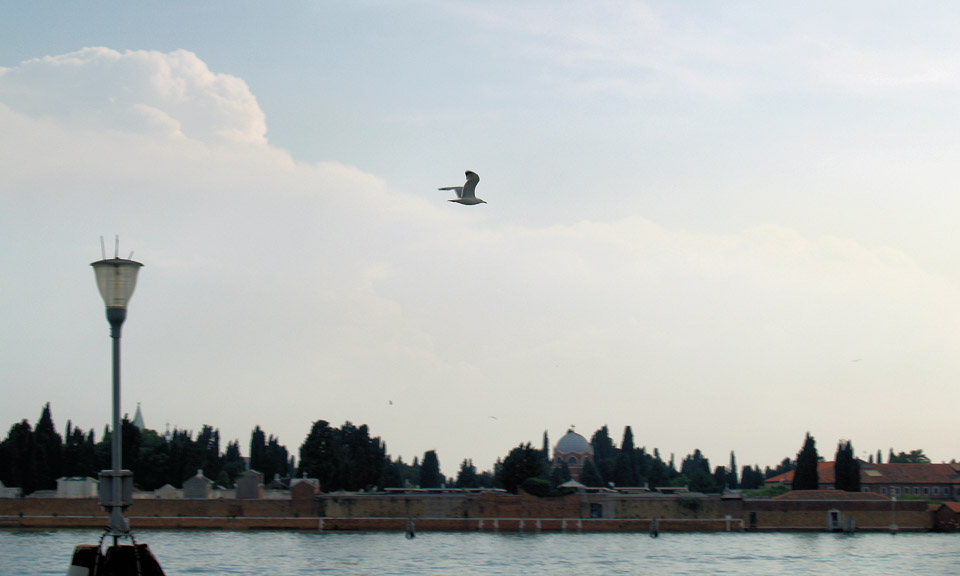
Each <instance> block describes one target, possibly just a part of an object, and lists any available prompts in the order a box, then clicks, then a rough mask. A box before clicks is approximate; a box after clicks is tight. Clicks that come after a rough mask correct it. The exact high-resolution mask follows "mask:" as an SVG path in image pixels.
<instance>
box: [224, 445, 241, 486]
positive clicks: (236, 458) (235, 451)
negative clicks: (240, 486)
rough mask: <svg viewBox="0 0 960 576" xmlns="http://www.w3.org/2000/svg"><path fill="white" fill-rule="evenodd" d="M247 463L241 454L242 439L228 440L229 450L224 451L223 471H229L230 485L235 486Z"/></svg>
mask: <svg viewBox="0 0 960 576" xmlns="http://www.w3.org/2000/svg"><path fill="white" fill-rule="evenodd" d="M244 468H246V465H245V464H244V462H243V456H242V455H241V454H240V441H239V440H234V441H233V442H227V450H226V452H224V453H223V471H224V472H226V473H227V479H228V485H229V486H233V485H234V483H235V482H236V481H237V478H238V477H239V476H240V475H241V474H243V472H244Z"/></svg>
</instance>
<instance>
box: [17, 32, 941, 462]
mask: <svg viewBox="0 0 960 576" xmlns="http://www.w3.org/2000/svg"><path fill="white" fill-rule="evenodd" d="M68 85H69V86H73V87H74V88H75V89H71V90H65V89H64V87H65V86H68ZM28 94H32V96H31V97H28ZM110 98H114V99H115V100H114V101H113V102H111V101H110ZM262 122H263V113H262V111H260V109H259V107H258V106H257V105H256V100H255V98H253V96H252V95H250V93H249V91H248V90H247V89H246V87H245V85H244V83H243V82H242V80H239V79H236V78H230V77H224V76H221V75H216V74H213V73H211V72H210V71H209V70H208V69H207V67H206V65H205V64H204V63H203V62H202V61H200V60H199V59H197V57H196V56H194V55H192V54H190V53H186V52H173V53H167V54H164V53H154V52H128V53H124V54H120V53H118V52H115V51H112V50H108V49H85V50H82V51H79V52H76V53H73V54H69V55H64V56H57V57H49V58H41V59H36V60H30V61H28V62H26V63H24V64H23V65H21V66H20V67H14V68H10V69H7V70H6V71H4V73H3V75H2V76H0V125H2V126H3V127H4V128H5V129H4V130H2V131H0V151H2V153H0V173H3V174H4V179H5V186H4V187H3V189H2V190H0V198H2V200H3V202H4V205H5V206H6V209H5V210H4V211H3V214H2V215H0V230H2V231H0V240H2V241H3V242H4V243H5V244H6V245H7V246H23V248H22V249H18V250H8V251H5V252H4V254H3V256H2V259H0V263H2V264H3V265H4V266H5V269H7V270H18V271H20V273H18V274H16V275H13V274H8V275H5V276H4V278H3V280H0V292H2V293H3V294H4V295H5V300H6V301H7V306H8V308H7V309H6V310H5V312H4V317H5V325H6V327H7V328H6V329H5V331H4V333H3V334H4V335H3V339H2V341H0V344H2V345H3V346H4V347H5V349H6V350H8V351H9V354H8V358H10V362H9V364H8V365H7V366H6V367H5V369H6V370H7V372H6V374H7V375H6V376H5V380H4V382H3V386H4V390H5V391H6V393H7V394H10V391H11V387H12V386H15V387H18V389H22V390H25V391H24V392H23V398H22V399H21V400H19V401H18V402H16V403H7V404H5V405H4V406H3V407H0V421H8V422H13V421H17V420H19V419H20V418H22V417H24V415H25V414H24V412H25V411H29V410H30V409H32V407H34V406H40V405H42V403H43V402H46V401H47V400H50V401H53V402H54V408H55V410H56V413H57V414H58V415H60V416H62V417H70V418H72V419H73V421H74V423H75V424H76V425H80V426H82V427H84V428H90V427H94V428H97V429H99V428H100V426H101V425H102V422H104V421H105V418H106V417H105V413H106V408H107V405H106V403H105V402H101V398H99V397H97V398H95V397H94V396H96V395H95V394H84V393H80V392H78V391H80V390H96V389H98V387H99V385H100V383H101V381H103V378H105V372H104V371H105V370H106V362H105V360H104V361H103V362H101V361H100V360H103V358H102V357H103V356H104V355H105V354H106V348H105V347H104V346H101V344H103V338H104V334H105V323H104V322H103V318H102V310H101V309H100V308H99V304H98V300H97V298H98V297H97V296H96V293H95V288H94V284H93V279H92V274H90V273H89V271H88V270H86V269H85V267H86V264H87V262H89V261H92V260H95V259H98V258H99V250H98V245H97V242H96V239H97V236H99V235H101V234H111V233H113V232H119V233H120V234H121V241H122V245H123V246H124V252H125V251H126V249H127V248H126V247H127V246H129V247H130V248H131V249H135V250H136V254H137V258H138V259H141V260H142V261H143V262H144V263H145V264H146V265H147V266H146V267H145V268H144V270H143V272H142V276H141V280H140V283H139V285H138V288H137V293H136V295H135V297H134V300H133V302H132V304H131V311H130V318H129V322H128V325H127V327H126V328H125V346H126V348H125V365H124V366H125V367H124V370H125V375H126V376H125V378H126V379H127V381H128V382H129V387H128V388H126V390H127V392H126V396H125V397H126V398H128V399H131V401H136V400H139V401H142V402H143V405H144V409H145V410H146V413H147V416H148V419H150V418H153V419H154V420H153V422H152V423H151V426H155V427H158V428H159V427H161V423H160V422H158V421H157V420H170V421H171V422H172V423H173V424H174V425H179V426H182V427H186V428H194V429H197V428H199V426H200V425H201V424H203V423H208V424H212V425H214V426H218V427H220V428H221V431H222V432H223V436H224V437H225V438H226V439H232V438H239V439H240V440H241V444H243V443H244V442H245V441H246V438H247V435H248V434H249V431H250V430H251V429H252V427H253V426H254V425H256V424H259V425H261V426H263V427H264V429H265V430H267V431H268V433H271V434H277V435H279V436H280V438H281V441H282V442H284V443H285V444H286V445H287V446H288V447H289V448H290V449H291V450H292V451H294V452H296V450H297V447H298V446H299V443H300V441H301V440H302V438H303V437H304V436H305V434H306V432H307V431H308V429H309V425H310V423H311V422H312V421H313V420H316V419H321V418H322V419H326V420H329V421H331V422H333V423H334V424H339V423H342V422H343V421H345V420H352V421H354V422H355V423H366V424H368V425H370V427H371V430H372V432H373V433H374V434H377V435H380V436H381V437H383V438H384V439H385V440H386V441H387V443H388V446H389V447H390V450H391V453H393V454H394V455H397V454H402V455H403V456H404V457H405V458H406V459H408V460H410V459H412V457H413V456H415V455H420V454H422V453H423V452H424V451H425V450H429V449H437V450H438V451H439V454H440V457H441V461H442V464H443V466H444V471H445V472H446V473H448V474H452V473H453V470H454V469H455V466H456V464H457V462H459V461H460V460H462V459H463V458H474V459H475V460H476V461H477V463H478V465H480V466H483V467H486V466H489V465H491V464H492V462H493V460H494V459H495V458H496V457H497V456H502V455H504V454H505V453H506V452H507V451H508V450H509V449H510V448H511V447H513V446H515V445H516V444H517V443H519V442H523V441H527V440H531V441H537V440H538V439H539V435H540V433H541V431H542V430H543V429H544V428H547V429H550V430H552V431H555V432H554V433H555V434H559V433H560V432H561V431H562V430H563V429H564V427H566V426H567V425H569V424H570V423H571V422H574V423H577V424H578V425H579V426H580V429H581V430H586V431H589V430H593V429H596V428H598V427H599V426H600V425H603V424H609V425H610V426H611V430H612V431H614V433H616V430H618V429H621V428H622V426H624V425H627V424H630V425H633V426H634V430H635V431H637V433H642V434H643V437H644V438H645V441H644V443H647V444H648V445H649V446H651V447H653V446H656V447H659V448H661V450H662V452H663V453H664V454H666V453H668V452H670V451H677V452H680V453H686V452H684V451H687V452H689V451H692V449H693V448H701V449H702V450H704V451H705V452H707V453H708V454H710V455H711V456H712V457H714V458H721V459H725V458H726V452H727V451H728V450H729V449H731V448H736V449H738V456H741V457H742V458H741V459H742V461H744V462H747V461H753V460H760V461H761V463H773V462H774V461H776V459H778V458H779V457H782V456H783V455H784V452H783V451H784V450H785V449H784V448H783V446H784V440H783V437H782V434H787V435H788V436H789V441H790V443H789V444H788V448H789V449H787V450H786V452H787V453H790V452H792V450H793V449H794V447H795V445H796V443H798V442H799V439H800V438H801V434H802V433H803V431H805V430H806V429H812V430H814V432H815V433H816V432H817V431H818V430H822V431H823V433H824V434H825V435H827V437H826V438H824V439H823V440H824V441H826V442H827V443H828V444H829V442H830V440H829V438H831V437H832V435H836V437H841V436H843V437H856V436H857V434H856V433H862V434H864V435H866V434H867V433H868V432H871V431H872V432H874V433H877V432H876V430H878V429H882V426H883V424H884V423H883V422H882V421H880V419H879V418H877V419H871V418H866V419H861V420H858V421H857V423H856V426H857V427H858V428H857V429H856V430H852V431H851V426H853V424H851V422H850V419H849V418H848V416H849V411H848V410H849V406H850V405H851V404H849V403H843V404H842V405H841V404H840V403H837V404H832V403H828V402H825V400H824V399H825V398H831V397H832V398H836V399H838V400H840V401H847V400H851V401H852V400H857V401H859V402H861V405H862V406H865V407H867V408H869V409H872V410H876V411H877V413H878V414H880V413H882V411H883V410H884V408H883V406H882V405H881V403H879V402H878V401H877V400H876V398H883V395H876V394H875V393H876V392H877V391H878V390H879V391H882V392H883V393H884V394H886V393H890V392H892V391H895V390H897V387H898V386H902V385H903V383H904V382H909V381H913V380H916V379H923V378H925V379H926V380H925V382H926V383H927V384H928V385H929V386H930V389H931V390H934V391H935V393H936V394H939V395H940V397H942V398H945V399H948V395H949V394H951V392H949V390H952V388H950V389H947V388H946V386H947V385H948V378H946V375H948V374H951V373H954V372H955V371H956V368H957V366H956V365H955V364H956V361H955V360H954V358H956V357H958V356H957V355H956V354H955V352H956V350H954V348H955V346H954V345H953V344H952V342H955V341H956V339H955V336H956V334H955V329H954V328H952V326H957V325H960V323H958V322H957V320H958V309H957V305H956V302H958V301H960V299H958V298H957V294H956V290H955V289H954V288H953V287H952V286H951V285H949V284H947V283H944V282H943V281H942V280H941V279H939V278H937V277H936V276H932V275H930V274H928V273H927V272H925V271H924V270H922V269H920V268H919V267H918V266H916V265H915V264H914V263H913V262H911V261H910V260H909V259H908V258H906V257H905V256H904V255H903V254H901V253H898V252H897V251H894V250H891V249H886V248H883V247H871V246H865V245H863V244H861V243H858V242H855V241H852V240H849V239H844V238H835V237H822V238H808V237H805V236H803V235H802V234H800V233H798V232H796V231H795V230H791V229H788V228H784V227H776V226H758V227H755V228H752V229H748V230H744V231H741V232H738V233H735V234H727V235H719V234H709V233H699V232H696V231H688V230H680V229H671V228H669V227H665V226H662V225H660V224H658V223H656V222H653V221H650V220H647V219H645V218H642V217H639V216H631V215H624V216H623V217H622V218H619V219H617V220H613V221H607V222H598V221H581V222H577V223H574V224H570V225H562V226H561V225H556V226H546V227H532V226H519V225H514V224H504V223H502V222H501V220H500V219H499V218H498V212H497V210H501V209H502V208H499V207H498V204H497V203H496V202H495V201H493V202H491V204H490V205H488V206H484V207H483V210H469V209H466V210H465V209H461V208H462V207H459V206H453V205H450V204H449V203H447V202H445V201H444V199H443V198H442V197H440V196H438V197H437V198H436V199H433V198H431V199H430V200H429V201H427V200H425V199H423V198H421V197H418V196H414V195H410V194H406V193H403V192H401V191H398V190H395V189H393V188H391V186H390V184H389V183H388V182H384V181H382V180H381V179H379V178H378V177H376V176H375V175H371V174H368V173H365V172H363V171H361V170H359V169H357V168H355V167H350V166H345V165H343V164H340V163H338V162H336V161H328V162H322V163H312V164H306V163H300V162H295V161H293V160H292V159H291V157H290V155H289V154H287V153H286V152H284V151H282V150H278V149H276V148H274V147H272V146H270V145H269V144H268V143H267V142H266V141H265V140H264V139H263V135H264V133H265V128H264V127H263V126H262ZM444 183H445V182H442V183H440V184H444ZM491 200H494V199H493V198H491ZM123 255H126V254H125V253H124V254H123ZM14 302H18V303H20V302H23V303H26V304H23V305H21V304H13V303H14ZM80 310H82V311H83V312H82V313H81V312H78V311H80ZM54 327H55V329H54ZM101 348H102V349H101ZM852 358H862V359H863V362H860V363H857V365H856V368H857V369H859V370H860V374H859V375H855V376H851V374H850V372H849V371H850V369H851V364H850V360H851V359H852ZM26 381H29V382H30V383H31V385H30V386H23V382H26ZM65 383H69V384H70V386H66V385H65ZM840 383H843V386H842V387H841V386H840V385H839V384H840ZM949 385H950V386H952V382H951V383H949ZM953 394H954V396H953V397H954V398H955V397H956V396H955V393H953ZM391 401H392V402H393V404H390V403H389V402H391ZM101 404H102V406H101ZM943 405H944V406H949V405H952V403H950V402H944V403H943ZM227 406H229V409H225V407H227ZM101 415H102V416H101ZM490 415H496V416H497V417H498V418H497V420H496V421H493V420H491V419H490V418H489V416H490ZM944 416H946V414H944ZM930 420H931V421H937V418H930ZM943 421H944V422H948V421H950V420H949V419H948V418H944V419H943ZM494 422H495V423H496V424H495V426H494ZM744 422H750V423H751V424H752V426H750V427H744V426H742V425H741V424H742V423H744ZM758 429H759V430H768V431H770V434H769V436H770V438H757V437H756V430H758ZM711 430H718V431H721V432H718V433H716V434H713V433H711V432H710V431H711ZM941 431H942V432H943V434H939V433H938V434H939V436H941V437H944V438H947V437H949V433H948V432H947V430H946V429H945V428H944V429H943V430H941ZM878 434H879V433H878ZM748 445H749V446H752V447H753V448H752V449H753V450H755V452H756V453H758V454H763V455H764V458H763V459H762V460H761V459H760V458H759V457H754V458H751V457H750V454H749V453H746V452H745V451H741V450H739V447H740V446H748ZM925 447H928V446H925ZM928 449H929V450H930V451H931V452H932V451H933V450H932V448H929V447H928ZM711 451H712V453H711ZM770 454H775V455H776V456H773V457H770V456H769V455H770Z"/></svg>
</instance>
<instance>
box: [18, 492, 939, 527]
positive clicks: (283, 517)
mask: <svg viewBox="0 0 960 576" xmlns="http://www.w3.org/2000/svg"><path fill="white" fill-rule="evenodd" d="M833 512H835V513H836V520H837V522H836V523H834V524H831V522H830V515H831V513H833ZM125 515H126V517H127V518H129V519H130V523H131V527H133V528H134V529H146V528H165V529H181V528H183V529H187V528H192V529H238V530H240V529H296V530H392V531H402V530H405V529H406V526H407V519H413V521H414V524H415V527H416V530H467V531H503V532H513V531H517V532H538V531H554V532H647V531H650V530H651V527H652V523H653V521H654V520H655V521H656V523H657V528H658V529H659V530H660V531H663V532H679V531H739V530H757V531H778V530H784V531H805V530H810V531H825V530H829V529H836V528H837V527H838V526H839V527H846V526H848V521H849V519H853V525H854V527H855V528H856V529H857V530H873V531H877V530H884V531H885V530H889V529H890V526H891V524H895V525H896V526H897V529H898V530H900V531H928V530H931V529H932V528H933V526H934V519H935V514H934V513H933V512H931V511H930V510H929V507H928V505H927V504H926V502H923V501H898V502H895V503H892V502H890V501H876V500H873V501H857V500H840V501H830V500H805V501H777V500H749V499H747V500H744V499H740V498H721V497H720V496H718V495H694V494H690V495H654V494H651V495H629V494H627V495H624V494H610V493H582V494H571V495H568V496H564V497H557V498H536V497H533V496H529V495H513V494H504V493H493V492H474V493H439V494H429V493H426V494H425V493H414V494H355V493H349V494H347V493H343V494H321V495H319V496H317V497H316V498H309V499H301V500H273V499H271V500H247V499H244V500H226V499H216V500H187V499H176V500H161V499H148V500H139V499H138V500H134V502H133V504H132V505H131V506H130V508H129V509H128V510H127V511H126V513H125ZM106 524H107V515H106V513H104V512H103V510H102V509H101V508H100V506H99V504H98V503H97V501H96V500H95V499H92V498H87V499H78V498H69V499H65V498H20V499H0V527H102V526H105V525H106Z"/></svg>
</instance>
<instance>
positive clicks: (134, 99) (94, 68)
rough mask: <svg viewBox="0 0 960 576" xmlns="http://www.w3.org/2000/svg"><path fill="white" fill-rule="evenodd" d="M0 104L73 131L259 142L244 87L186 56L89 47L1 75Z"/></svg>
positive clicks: (259, 118)
mask: <svg viewBox="0 0 960 576" xmlns="http://www.w3.org/2000/svg"><path fill="white" fill-rule="evenodd" d="M0 100H2V101H3V102H4V103H6V105H7V106H9V107H11V108H14V109H16V110H17V111H19V112H21V113H24V114H27V115H30V116H33V117H42V118H56V119H58V120H59V121H61V122H66V123H69V125H71V126H73V127H80V128H97V129H112V130H119V131H134V132H154V131H156V132H157V134H159V135H164V136H169V137H184V136H185V137H188V138H190V139H192V140H198V141H202V142H215V141H219V140H223V141H230V142H245V143H265V142H266V131H267V128H266V121H265V118H264V114H263V111H262V110H260V107H259V106H258V105H257V100H256V98H254V96H253V94H251V93H250V90H249V89H248V88H247V85H246V83H245V82H244V81H243V80H241V79H239V78H237V77H234V76H230V75H228V74H214V73H212V72H211V71H210V69H209V68H207V65H206V64H205V63H204V62H203V61H202V60H200V59H199V58H197V56H196V55H195V54H193V53H192V52H188V51H186V50H177V51H174V52H170V53H161V52H155V51H146V50H135V51H132V50H128V51H126V52H123V53H121V52H117V51H116V50H111V49H109V48H102V47H91V48H84V49H82V50H78V51H76V52H71V53H69V54H62V55H59V56H46V57H43V58H36V59H32V60H28V61H26V62H22V63H21V64H20V65H19V66H16V67H14V68H9V69H6V70H4V71H3V77H2V81H0Z"/></svg>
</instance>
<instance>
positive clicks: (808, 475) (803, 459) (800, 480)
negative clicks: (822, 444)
mask: <svg viewBox="0 0 960 576" xmlns="http://www.w3.org/2000/svg"><path fill="white" fill-rule="evenodd" d="M819 460H820V458H819V456H818V455H817V443H816V441H815V440H814V439H813V436H811V435H810V433H809V432H807V436H806V438H805V439H804V441H803V448H801V449H800V452H798V453H797V469H796V471H795V472H794V473H793V489H794V490H816V489H818V488H819V487H820V476H819V474H818V473H817V463H818V462H819Z"/></svg>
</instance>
